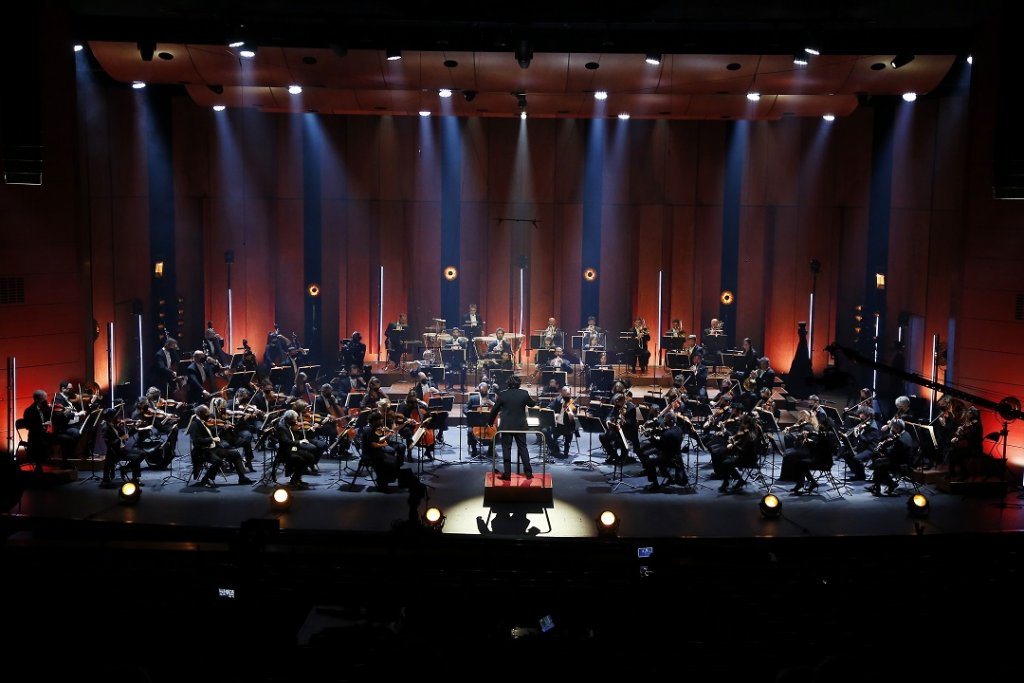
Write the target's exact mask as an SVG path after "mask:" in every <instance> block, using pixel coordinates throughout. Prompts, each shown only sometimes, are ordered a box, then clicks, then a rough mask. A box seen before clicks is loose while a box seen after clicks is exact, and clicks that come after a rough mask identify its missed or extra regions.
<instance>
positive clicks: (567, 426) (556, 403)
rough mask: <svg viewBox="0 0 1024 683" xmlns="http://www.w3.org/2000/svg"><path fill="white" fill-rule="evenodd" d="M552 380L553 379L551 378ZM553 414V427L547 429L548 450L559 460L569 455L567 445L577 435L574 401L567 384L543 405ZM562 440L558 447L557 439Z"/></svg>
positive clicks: (577, 427) (570, 443)
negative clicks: (560, 445) (560, 446)
mask: <svg viewBox="0 0 1024 683" xmlns="http://www.w3.org/2000/svg"><path fill="white" fill-rule="evenodd" d="M552 381H554V380H552ZM545 407H546V408H548V410H551V411H552V412H554V414H555V426H554V428H548V430H547V434H546V436H547V442H548V452H550V453H551V454H552V455H553V456H554V457H556V458H558V459H560V460H566V459H568V457H569V446H571V445H572V438H573V437H574V436H578V434H577V431H578V430H579V426H578V425H577V423H576V402H575V401H574V400H573V398H572V392H571V391H570V390H569V387H568V386H564V387H562V388H561V390H560V391H559V393H558V395H557V396H555V398H554V399H553V400H552V401H551V402H550V403H548V404H547V406H545ZM559 439H561V440H562V448H561V449H559V448H558V440H559Z"/></svg>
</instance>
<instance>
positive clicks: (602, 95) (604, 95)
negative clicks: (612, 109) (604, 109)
mask: <svg viewBox="0 0 1024 683" xmlns="http://www.w3.org/2000/svg"><path fill="white" fill-rule="evenodd" d="M594 99H595V100H607V99H608V91H607V90H598V91H596V92H595V93H594Z"/></svg>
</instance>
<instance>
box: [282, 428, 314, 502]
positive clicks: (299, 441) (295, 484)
mask: <svg viewBox="0 0 1024 683" xmlns="http://www.w3.org/2000/svg"><path fill="white" fill-rule="evenodd" d="M275 431H276V433H277V441H278V444H279V445H278V448H277V456H276V457H275V458H274V467H273V471H272V476H274V477H275V478H276V476H277V466H278V465H284V476H286V477H290V478H291V480H290V481H289V486H291V487H292V488H293V489H308V488H309V484H307V483H306V482H304V481H302V475H304V474H306V473H307V472H309V470H310V468H312V466H313V460H314V457H315V456H314V454H313V452H312V451H311V450H310V449H309V448H308V446H309V445H310V444H309V441H308V440H307V439H306V436H305V432H304V430H303V428H302V423H301V421H300V417H299V413H298V412H297V411H295V410H291V409H289V410H286V411H284V414H283V415H282V416H281V418H280V419H279V420H278V421H277V424H276V426H275Z"/></svg>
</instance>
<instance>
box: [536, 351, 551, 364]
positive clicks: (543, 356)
mask: <svg viewBox="0 0 1024 683" xmlns="http://www.w3.org/2000/svg"><path fill="white" fill-rule="evenodd" d="M554 357H555V350H554V349H537V360H536V364H537V365H547V364H548V363H550V362H551V359H552V358H554Z"/></svg>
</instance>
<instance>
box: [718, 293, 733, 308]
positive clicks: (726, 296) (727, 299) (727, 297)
mask: <svg viewBox="0 0 1024 683" xmlns="http://www.w3.org/2000/svg"><path fill="white" fill-rule="evenodd" d="M720 300H721V302H722V303H723V304H724V305H726V306H731V305H732V302H733V301H735V300H736V297H735V296H733V293H732V292H730V291H729V290H728V289H727V290H725V291H724V292H722V296H721V297H720Z"/></svg>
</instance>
